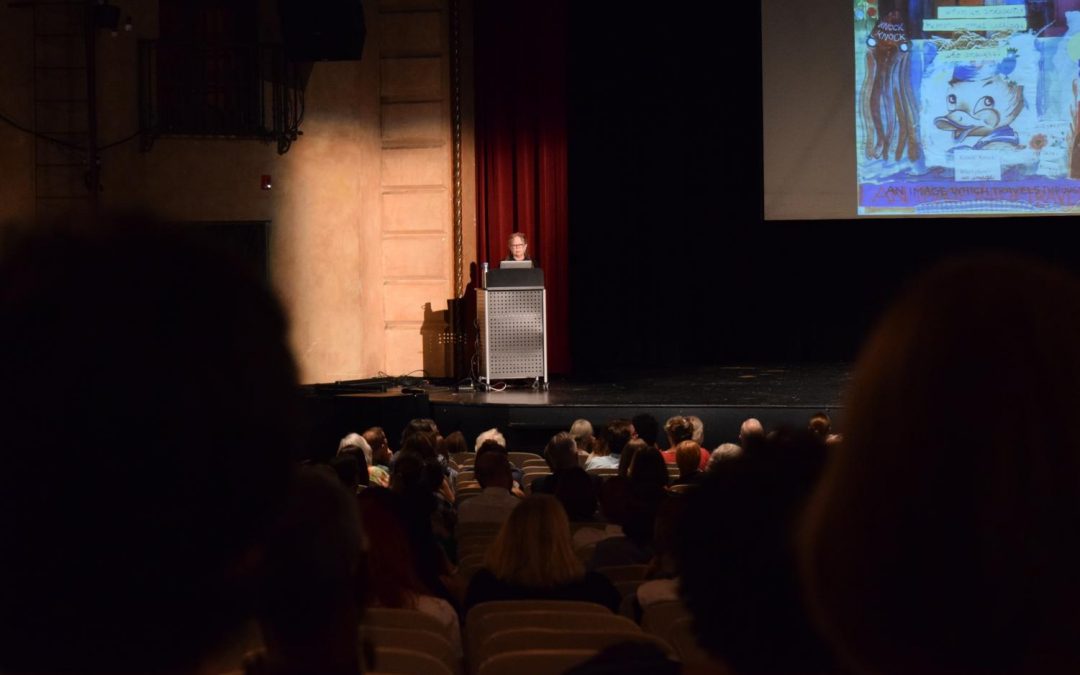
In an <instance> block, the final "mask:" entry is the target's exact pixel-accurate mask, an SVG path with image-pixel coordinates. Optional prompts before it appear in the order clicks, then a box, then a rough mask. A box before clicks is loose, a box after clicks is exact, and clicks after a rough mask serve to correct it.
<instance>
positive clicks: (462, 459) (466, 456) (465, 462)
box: [450, 452, 476, 466]
mask: <svg viewBox="0 0 1080 675" xmlns="http://www.w3.org/2000/svg"><path fill="white" fill-rule="evenodd" d="M450 458H451V459H453V460H454V461H455V462H457V463H458V466H472V465H473V464H475V463H476V453H475V452H455V453H454V454H452V455H450Z"/></svg>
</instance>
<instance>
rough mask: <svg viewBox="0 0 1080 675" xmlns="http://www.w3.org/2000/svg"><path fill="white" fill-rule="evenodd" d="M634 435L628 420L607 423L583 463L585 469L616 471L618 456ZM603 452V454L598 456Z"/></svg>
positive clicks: (632, 427) (632, 426)
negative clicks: (597, 441)
mask: <svg viewBox="0 0 1080 675" xmlns="http://www.w3.org/2000/svg"><path fill="white" fill-rule="evenodd" d="M633 435H634V425H632V424H631V423H630V420H623V419H615V420H611V421H609V422H608V423H607V424H605V425H604V428H603V429H601V430H600V438H599V439H598V440H599V441H600V442H599V443H597V444H596V447H594V449H593V453H592V454H591V455H590V456H589V459H588V461H586V462H585V468H586V469H617V468H619V455H620V454H621V453H622V451H623V448H624V447H625V446H626V444H627V443H629V442H630V439H631V437H633ZM600 452H603V454H599V453H600Z"/></svg>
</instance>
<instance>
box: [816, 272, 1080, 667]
mask: <svg viewBox="0 0 1080 675" xmlns="http://www.w3.org/2000/svg"><path fill="white" fill-rule="evenodd" d="M1078 335H1080V280H1078V279H1077V278H1076V276H1074V275H1073V274H1072V273H1070V272H1066V271H1064V270H1061V269H1058V268H1055V267H1052V266H1049V265H1045V264H1042V263H1038V262H1035V261H1033V260H1027V259H1021V258H1007V257H1004V256H995V255H979V256H970V257H967V258H961V259H957V260H953V261H949V262H945V263H943V264H940V265H938V266H937V267H935V268H934V269H932V270H931V271H929V272H927V273H926V274H924V275H922V276H921V277H920V278H918V279H917V280H916V281H915V282H913V283H912V285H911V286H910V287H909V288H908V289H907V290H906V292H904V293H903V294H902V295H901V297H900V299H899V300H898V302H897V303H896V304H895V305H894V306H893V307H892V308H891V309H890V310H889V311H888V312H887V313H886V314H885V316H884V318H883V319H882V320H881V322H880V323H879V324H878V326H877V327H876V329H875V330H874V331H873V333H872V335H871V337H870V339H869V341H868V342H867V344H866V345H865V346H864V348H863V351H862V354H861V356H860V357H859V360H858V363H857V365H856V367H855V373H854V377H853V379H852V383H851V387H850V390H849V391H848V393H847V400H846V404H845V407H844V424H845V433H844V441H843V443H842V444H840V445H838V446H837V447H835V448H832V449H831V455H830V461H829V466H828V469H827V471H826V473H825V477H824V478H823V480H822V482H821V484H820V486H819V488H818V489H817V491H816V492H815V495H814V497H813V499H812V500H811V503H810V508H809V509H808V510H807V516H806V526H805V532H804V537H803V548H804V554H803V557H804V563H803V564H804V573H805V574H804V576H805V579H806V581H807V585H808V591H809V594H810V597H811V599H812V602H813V605H814V606H815V607H816V610H817V612H816V615H817V617H818V618H819V619H820V622H821V626H822V627H823V629H824V630H825V631H826V634H827V635H828V636H829V637H830V638H831V639H832V640H834V641H835V644H836V645H837V647H838V648H839V649H840V651H841V653H842V654H843V655H844V657H845V658H846V659H847V661H848V662H849V663H850V664H851V665H852V666H853V667H854V669H855V670H856V671H857V672H865V673H871V672H873V673H881V674H884V675H891V674H894V673H1022V674H1036V673H1039V674H1043V673H1073V672H1078V671H1080V622H1078V621H1077V613H1076V607H1077V606H1078V605H1080V584H1078V582H1077V573H1076V571H1077V569H1078V568H1080V539H1078V538H1077V536H1076V524H1077V523H1078V522H1080V501H1078V499H1077V495H1080V471H1078V467H1080V425H1078V424H1077V422H1076V417H1077V416H1076V411H1077V410H1080V341H1078V340H1077V336H1078Z"/></svg>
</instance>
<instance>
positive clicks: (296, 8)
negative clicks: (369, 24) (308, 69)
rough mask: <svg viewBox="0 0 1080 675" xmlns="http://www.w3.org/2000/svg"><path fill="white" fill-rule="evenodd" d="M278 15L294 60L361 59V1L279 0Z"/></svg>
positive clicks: (362, 25) (286, 44)
mask: <svg viewBox="0 0 1080 675" xmlns="http://www.w3.org/2000/svg"><path fill="white" fill-rule="evenodd" d="M278 14H279V15H280V17H281V37H282V42H283V43H284V46H285V57H286V58H288V59H289V60H291V61H359V60H360V57H361V55H362V54H363V53H364V37H365V34H366V32H367V31H366V28H365V25H364V7H363V4H362V3H361V2H360V0H278Z"/></svg>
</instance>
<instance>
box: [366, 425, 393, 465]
mask: <svg viewBox="0 0 1080 675" xmlns="http://www.w3.org/2000/svg"><path fill="white" fill-rule="evenodd" d="M362 435H363V437H364V440H365V441H367V442H368V445H369V446H370V447H371V466H381V467H383V468H384V469H389V468H390V455H391V454H392V453H391V452H390V445H389V443H387V441H386V432H385V431H383V429H382V427H371V428H370V429H368V430H367V431H365V432H364V433H363V434H362Z"/></svg>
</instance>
